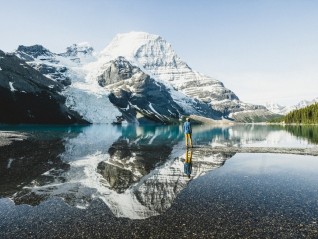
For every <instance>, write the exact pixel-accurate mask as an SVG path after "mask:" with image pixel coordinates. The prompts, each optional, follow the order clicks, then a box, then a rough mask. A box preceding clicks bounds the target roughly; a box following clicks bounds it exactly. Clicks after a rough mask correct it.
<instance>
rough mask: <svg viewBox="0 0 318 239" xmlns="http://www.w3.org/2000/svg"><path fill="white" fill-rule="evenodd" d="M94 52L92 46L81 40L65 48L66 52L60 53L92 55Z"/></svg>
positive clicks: (72, 55)
mask: <svg viewBox="0 0 318 239" xmlns="http://www.w3.org/2000/svg"><path fill="white" fill-rule="evenodd" d="M93 52H94V48H93V47H92V46H91V45H89V44H88V43H87V42H81V43H77V44H73V45H71V46H69V47H67V48H66V52H65V53H62V54H61V55H63V56H69V57H76V56H78V55H79V54H82V55H92V54H93Z"/></svg>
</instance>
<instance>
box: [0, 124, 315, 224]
mask: <svg viewBox="0 0 318 239" xmlns="http://www.w3.org/2000/svg"><path fill="white" fill-rule="evenodd" d="M18 131H21V132H26V133H27V134H29V135H30V140H26V141H18V142H14V143H13V144H11V145H7V146H4V147H2V148H0V150H1V156H0V157H1V160H0V175H1V176H0V177H1V187H0V188H1V190H0V196H1V197H10V198H12V199H13V201H14V202H15V203H16V204H29V205H33V206H35V205H38V204H39V203H41V202H43V201H45V200H47V199H48V198H51V197H61V198H63V199H64V201H65V202H66V203H67V204H69V205H71V206H76V207H79V208H87V207H88V206H89V205H90V203H91V202H92V201H93V200H95V199H101V200H102V201H104V202H105V203H106V204H107V205H108V207H109V208H110V209H111V211H112V212H113V214H114V215H115V216H118V217H128V218H133V219H135V218H140V219H142V218H147V217H151V216H155V215H159V214H161V213H163V212H165V211H166V210H167V209H168V208H169V207H170V206H171V205H172V203H173V201H174V200H175V198H176V197H177V195H178V194H179V193H180V192H181V191H182V190H183V189H184V188H185V187H186V186H187V184H188V183H189V181H188V180H187V177H185V175H184V167H183V166H184V165H183V163H184V160H185V159H186V149H185V147H184V142H183V140H184V137H183V132H182V128H181V127H180V126H146V127H135V126H126V127H121V126H111V125H92V126H88V127H82V128H76V130H73V129H70V128H67V129H65V130H58V131H57V130H52V132H54V134H53V135H54V137H53V139H50V136H49V135H48V134H47V133H45V132H46V131H44V130H43V129H41V130H39V131H37V130H30V129H28V130H23V129H19V130H18ZM193 131H194V134H193V140H194V144H195V145H198V144H200V145H207V144H208V145H212V146H214V145H218V146H220V145H222V146H229V145H230V146H243V147H244V146H245V145H249V146H250V145H262V144H265V145H270V144H274V145H275V146H279V145H283V146H285V145H291V146H294V145H298V146H299V145H300V146H302V145H303V146H306V147H308V146H310V145H309V143H308V142H306V141H305V140H300V139H298V138H296V137H294V136H293V135H292V134H290V133H288V132H287V131H285V130H284V128H283V127H280V126H273V127H268V126H254V125H237V126H230V127H211V126H194V127H193ZM43 132H44V133H43ZM48 132H50V130H49V129H48ZM233 155H234V154H230V153H212V152H208V151H207V152H205V151H202V150H200V151H196V150H195V149H194V150H193V153H192V172H191V177H192V178H193V179H194V180H195V179H196V178H197V177H199V176H201V175H203V174H205V173H206V172H208V171H211V170H213V169H215V168H218V167H221V166H222V165H223V164H224V162H225V160H227V159H229V158H231V157H232V156H233Z"/></svg>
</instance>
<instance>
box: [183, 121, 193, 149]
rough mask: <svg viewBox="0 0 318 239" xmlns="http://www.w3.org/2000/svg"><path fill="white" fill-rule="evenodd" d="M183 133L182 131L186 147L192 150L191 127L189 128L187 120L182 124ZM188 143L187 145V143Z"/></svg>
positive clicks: (189, 124)
mask: <svg viewBox="0 0 318 239" xmlns="http://www.w3.org/2000/svg"><path fill="white" fill-rule="evenodd" d="M183 131H184V135H185V140H186V147H189V146H190V147H191V148H192V127H191V123H190V119H189V118H187V119H186V122H184V124H183ZM188 141H189V143H188ZM188 145H189V146H188Z"/></svg>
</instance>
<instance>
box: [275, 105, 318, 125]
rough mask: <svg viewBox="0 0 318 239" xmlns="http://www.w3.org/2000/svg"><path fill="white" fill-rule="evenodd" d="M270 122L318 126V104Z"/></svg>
mask: <svg viewBox="0 0 318 239" xmlns="http://www.w3.org/2000/svg"><path fill="white" fill-rule="evenodd" d="M270 122H271V123H279V122H284V123H286V124H318V103H315V104H312V105H309V106H307V107H305V108H302V109H298V110H293V111H291V112H289V113H288V114H287V115H285V116H282V117H280V118H276V119H273V120H271V121H270Z"/></svg>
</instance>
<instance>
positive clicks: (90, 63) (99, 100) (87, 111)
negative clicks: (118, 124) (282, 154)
mask: <svg viewBox="0 0 318 239" xmlns="http://www.w3.org/2000/svg"><path fill="white" fill-rule="evenodd" d="M14 54H15V55H16V56H18V57H19V58H20V59H22V60H25V61H26V62H27V63H28V64H29V65H30V66H32V67H33V68H35V69H37V70H38V71H40V72H41V73H42V74H43V75H45V76H46V77H48V78H50V79H52V80H55V81H58V82H60V83H62V84H64V85H65V89H64V90H63V92H62V94H63V95H64V96H65V97H66V98H67V101H66V106H67V107H69V108H70V109H72V110H75V111H77V112H78V113H79V114H80V115H81V116H82V117H83V118H84V119H85V120H87V121H89V122H91V123H112V122H115V121H116V119H117V117H120V116H122V115H125V111H124V110H123V108H125V109H127V110H126V111H128V110H129V109H134V110H135V111H137V113H131V112H130V116H131V115H133V116H134V117H135V118H136V120H133V119H131V117H130V118H129V117H128V118H127V120H130V121H131V122H138V117H137V114H142V115H143V116H145V117H150V118H151V117H152V116H153V115H156V117H155V118H154V117H152V120H155V121H156V120H158V121H159V122H164V123H165V122H169V120H170V118H169V114H162V115H159V114H158V104H157V106H156V105H154V103H153V102H147V104H146V105H147V106H148V107H147V109H142V108H140V106H136V105H135V106H134V105H133V104H130V106H131V107H130V108H129V109H128V108H127V107H128V105H125V106H124V107H118V105H114V104H113V102H111V100H110V96H111V95H113V94H114V93H116V92H119V91H121V92H123V91H124V93H125V92H126V93H128V94H134V92H135V91H136V84H137V83H136V82H135V81H134V80H132V79H136V75H137V74H136V72H133V71H136V69H138V70H137V71H138V72H142V73H143V74H146V75H147V76H149V77H150V78H151V79H152V80H153V81H154V84H157V85H158V86H159V88H160V89H162V88H164V89H163V90H164V91H165V92H167V94H169V95H170V96H171V98H172V101H173V102H175V103H176V104H177V105H178V106H179V107H180V108H181V109H182V110H181V111H180V110H178V112H179V113H178V115H175V116H174V117H175V118H176V119H178V117H181V116H182V115H184V114H186V115H198V116H203V117H206V118H212V119H214V120H221V119H228V120H237V121H244V120H246V121H253V117H254V118H256V117H258V118H260V117H262V116H264V115H265V118H266V117H270V116H271V115H273V113H272V112H270V111H268V110H267V109H266V108H265V107H264V106H260V105H252V104H248V103H244V102H242V101H240V99H239V98H238V96H237V95H236V94H235V93H234V92H232V91H231V90H229V89H227V88H226V87H225V86H224V84H223V83H222V82H220V81H219V80H217V79H214V78H212V77H209V76H206V75H204V74H201V73H199V72H197V71H195V70H193V69H192V68H191V67H190V66H188V65H187V64H186V63H185V62H184V61H182V60H181V59H180V57H179V56H178V55H177V54H176V52H175V51H174V50H173V48H172V46H171V44H170V43H168V42H167V41H166V40H165V39H163V38H162V37H160V36H158V35H154V34H149V33H146V32H129V33H124V34H117V35H116V36H115V38H114V39H113V40H112V41H111V42H110V43H109V44H108V45H107V46H106V47H105V49H103V50H102V51H101V52H99V53H97V52H95V50H94V49H93V47H92V46H90V45H89V44H88V43H86V42H83V43H79V44H73V45H71V46H69V47H67V48H66V51H65V52H64V53H58V54H57V53H53V52H51V51H49V50H48V49H46V48H44V47H43V46H41V45H34V46H29V47H27V46H19V47H18V49H17V50H16V51H15V53H14ZM122 59H124V61H127V62H128V63H127V62H126V63H125V64H124V65H120V64H123V60H122ZM120 61H122V63H120ZM116 62H117V63H116ZM118 62H119V63H118ZM115 63H116V64H119V65H116V64H115ZM114 64H115V66H116V67H117V71H115V73H114V71H113V79H115V78H116V77H117V78H118V77H119V78H120V81H123V82H122V83H121V88H118V87H119V86H118V81H117V80H116V81H117V82H108V85H107V86H106V85H101V84H100V80H101V77H103V76H105V75H106V74H109V73H110V72H111V70H110V68H111V67H112V68H111V69H114ZM125 67H126V68H125ZM124 68H125V69H124ZM122 69H124V71H126V73H127V74H128V76H129V77H124V78H121V77H120V76H123V73H122V72H121V71H120V70H122ZM130 70H132V72H129V71H130ZM116 74H117V75H116ZM144 79H146V78H145V77H144ZM129 82H130V83H129ZM132 82H133V83H134V84H131V83H132ZM116 84H117V85H116ZM129 85H130V88H129V89H127V87H128V86H129ZM116 87H117V88H118V89H116ZM159 88H158V89H159ZM144 92H146V90H144ZM126 93H125V94H126ZM122 95H123V94H122ZM126 95H127V94H126ZM168 98H169V97H168ZM119 100H120V99H119ZM168 104H169V102H168V101H167V102H165V106H164V104H163V103H162V104H161V106H162V107H167V105H168ZM174 108H176V107H174ZM177 108H178V107H177ZM173 111H174V110H173V109H169V111H168V112H173ZM170 116H171V114H170Z"/></svg>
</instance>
